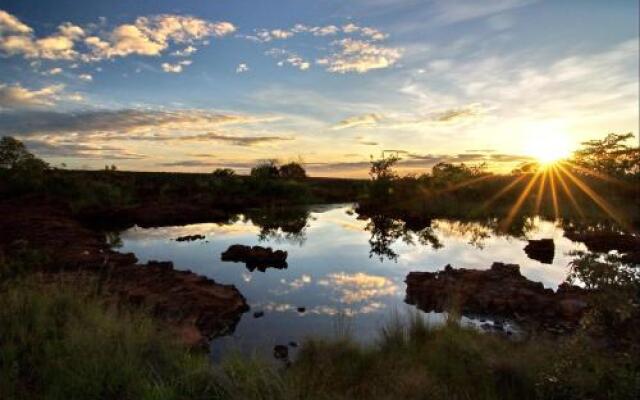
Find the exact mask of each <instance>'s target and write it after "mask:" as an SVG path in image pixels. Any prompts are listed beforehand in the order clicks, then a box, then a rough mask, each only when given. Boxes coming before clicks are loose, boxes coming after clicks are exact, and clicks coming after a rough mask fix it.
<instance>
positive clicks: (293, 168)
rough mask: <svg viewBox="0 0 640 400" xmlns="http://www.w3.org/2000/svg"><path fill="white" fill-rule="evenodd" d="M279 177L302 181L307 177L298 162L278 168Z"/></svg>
mask: <svg viewBox="0 0 640 400" xmlns="http://www.w3.org/2000/svg"><path fill="white" fill-rule="evenodd" d="M279 173H280V177H282V178H287V179H302V178H306V177H307V172H306V171H305V170H304V167H302V165H301V164H300V163H298V162H295V161H292V162H290V163H287V164H284V165H282V166H281V167H280V171H279Z"/></svg>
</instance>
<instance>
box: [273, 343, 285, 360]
mask: <svg viewBox="0 0 640 400" xmlns="http://www.w3.org/2000/svg"><path fill="white" fill-rule="evenodd" d="M273 356H274V357H275V358H276V359H277V360H283V361H285V360H288V359H289V348H288V347H287V346H284V345H281V344H278V345H276V346H274V347H273Z"/></svg>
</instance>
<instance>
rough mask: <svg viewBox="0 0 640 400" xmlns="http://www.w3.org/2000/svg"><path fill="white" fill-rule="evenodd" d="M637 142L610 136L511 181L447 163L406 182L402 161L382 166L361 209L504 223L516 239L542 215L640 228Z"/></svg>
mask: <svg viewBox="0 0 640 400" xmlns="http://www.w3.org/2000/svg"><path fill="white" fill-rule="evenodd" d="M632 137H633V136H632V135H631V134H625V135H617V134H609V135H607V136H606V137H605V138H603V139H601V140H592V141H589V142H585V143H583V145H582V147H581V148H580V149H578V150H577V151H576V152H575V153H574V155H573V157H571V158H570V159H568V160H559V161H558V162H557V163H555V164H551V165H547V166H541V165H539V164H536V163H527V164H523V165H521V166H519V167H518V168H517V169H515V170H514V171H513V172H512V173H511V174H492V173H490V172H489V171H488V170H487V168H486V165H484V164H480V165H466V164H464V163H462V164H450V163H439V164H437V165H435V166H434V167H433V168H432V170H431V172H430V173H424V174H422V175H419V176H415V175H409V176H399V175H398V174H397V173H396V172H395V171H394V166H395V165H396V164H397V163H398V162H399V161H400V159H399V158H397V157H395V156H391V157H388V158H384V159H380V160H374V161H372V165H371V170H370V176H371V184H370V186H369V191H368V196H366V197H365V198H363V199H362V200H361V201H359V207H358V208H359V211H360V212H361V213H363V214H364V215H366V216H372V215H376V214H384V215H387V216H392V217H395V218H400V219H404V220H414V221H417V220H420V219H422V220H425V221H428V220H429V219H431V218H447V217H451V218H457V219H463V220H474V219H475V220H486V219H490V218H496V219H503V220H505V221H504V222H505V223H504V226H503V228H504V229H505V230H507V229H513V228H515V229H516V231H517V229H518V227H521V226H522V224H523V222H524V220H526V218H528V217H530V216H534V215H541V216H544V217H547V218H549V219H552V220H553V219H559V218H561V219H564V220H573V221H579V222H586V221H595V220H598V221H602V220H610V221H614V222H616V223H618V224H619V225H627V226H626V228H627V229H628V228H632V227H634V226H635V227H636V228H637V227H638V226H640V209H639V208H638V207H637V204H638V201H640V149H639V148H638V147H636V146H632V145H629V144H628V143H629V139H631V138H632Z"/></svg>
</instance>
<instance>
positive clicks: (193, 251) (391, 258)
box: [120, 205, 584, 357]
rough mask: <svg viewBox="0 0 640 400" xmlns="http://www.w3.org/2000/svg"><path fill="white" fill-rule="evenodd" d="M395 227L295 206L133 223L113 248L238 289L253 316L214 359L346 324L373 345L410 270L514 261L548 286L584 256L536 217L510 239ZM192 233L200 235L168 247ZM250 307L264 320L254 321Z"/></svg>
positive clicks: (215, 347)
mask: <svg viewBox="0 0 640 400" xmlns="http://www.w3.org/2000/svg"><path fill="white" fill-rule="evenodd" d="M402 228H403V227H402V224H399V223H398V222H397V221H393V220H383V221H379V220H377V221H375V223H374V222H372V221H370V220H360V219H358V218H357V215H356V214H355V213H354V212H353V210H352V206H351V205H331V206H318V207H310V208H306V209H300V210H297V209H296V210H295V211H293V212H292V215H272V214H271V213H267V212H261V211H252V212H251V213H250V214H247V215H240V216H238V218H237V219H236V220H233V221H229V222H228V223H220V224H219V223H203V224H193V225H186V226H174V227H162V228H148V229H143V228H138V227H134V228H131V229H129V230H127V231H124V232H122V233H121V235H120V238H121V240H122V247H121V248H120V251H123V252H133V253H135V255H136V256H137V257H138V258H139V259H140V261H142V262H146V261H149V260H170V261H173V262H174V264H175V267H176V268H177V269H188V270H191V271H194V272H196V273H198V274H201V275H205V276H207V277H210V278H212V279H214V280H215V281H216V282H220V283H224V284H234V285H236V287H237V288H238V289H239V290H240V292H241V293H242V294H243V295H244V296H245V297H246V299H247V301H248V303H249V305H250V306H251V311H250V312H248V313H246V314H244V315H243V317H242V319H241V321H240V323H239V324H238V326H237V327H236V329H235V331H234V333H233V334H231V335H229V336H227V337H223V338H218V339H216V340H214V341H213V343H212V354H213V355H214V357H219V356H221V355H224V354H225V353H226V352H228V351H230V350H234V351H235V350H239V351H242V352H246V353H252V352H258V353H262V352H269V351H271V349H272V348H273V345H275V344H287V343H289V342H291V341H295V342H300V341H301V340H303V339H304V337H306V336H309V335H313V336H319V335H328V336H330V335H333V334H335V333H336V331H340V330H344V329H345V328H348V329H349V330H350V331H351V333H352V334H353V336H354V337H356V338H358V339H359V340H362V341H368V340H371V339H373V338H375V337H376V335H377V331H378V328H379V327H380V326H381V324H383V323H384V322H385V321H386V320H388V319H389V316H390V314H391V313H392V312H394V311H397V310H400V311H402V310H404V309H406V308H408V307H409V306H407V305H405V304H404V294H405V284H404V279H405V277H406V275H407V274H408V273H409V272H410V271H437V270H441V269H442V268H444V266H445V265H447V264H451V265H452V266H454V267H456V268H459V267H464V268H476V269H486V268H489V266H490V265H491V264H492V263H493V262H494V261H501V262H508V263H515V264H519V265H520V266H521V272H522V274H523V275H525V276H526V277H527V278H529V279H532V280H535V281H541V282H542V283H543V284H544V285H545V286H546V287H549V288H553V289H555V288H557V286H558V284H560V283H561V282H563V281H564V279H565V277H566V275H567V270H568V264H569V262H570V261H571V259H572V257H571V256H570V255H569V254H568V253H569V252H570V251H572V250H584V246H583V245H581V244H578V243H573V242H571V241H570V240H568V239H566V238H565V237H564V236H563V231H562V229H561V228H560V227H559V226H558V225H557V224H555V223H553V222H549V221H542V220H539V219H537V218H534V219H531V220H529V221H528V222H527V227H526V229H525V230H524V232H523V235H518V236H517V237H516V236H511V235H504V234H498V233H496V231H495V230H494V229H492V228H491V225H490V224H486V223H484V224H481V223H477V222H472V223H469V222H462V221H452V220H434V221H432V223H431V226H430V227H427V228H424V229H422V230H418V231H417V232H413V231H410V230H407V229H402ZM193 234H201V235H204V236H205V239H204V240H197V241H192V242H177V241H175V239H176V238H177V237H180V236H185V235H193ZM539 238H553V239H554V242H555V246H556V249H555V257H554V260H553V263H552V264H542V263H540V262H538V261H535V260H532V259H529V258H528V257H527V255H526V254H525V252H524V251H523V248H524V247H525V245H526V244H527V241H526V239H539ZM232 244H245V245H261V246H270V247H273V248H274V249H282V250H286V251H287V252H288V253H289V256H288V260H287V261H288V268H286V269H282V270H278V269H273V268H270V269H267V270H266V271H265V272H260V271H257V270H256V271H253V272H251V271H249V270H248V269H247V268H245V265H244V264H242V263H233V262H223V261H221V260H220V254H221V253H222V252H223V251H224V250H226V249H227V248H228V247H229V246H230V245H232ZM299 307H304V308H305V311H304V312H300V311H299V310H298V308H299ZM256 311H263V312H264V316H263V317H261V318H254V315H253V314H254V312H256ZM426 317H427V318H431V319H432V320H434V321H437V320H438V319H439V318H441V316H438V315H435V314H431V315H427V316H426Z"/></svg>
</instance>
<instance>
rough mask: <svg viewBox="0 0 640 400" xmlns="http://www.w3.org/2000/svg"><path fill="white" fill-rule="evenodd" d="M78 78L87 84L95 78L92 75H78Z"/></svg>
mask: <svg viewBox="0 0 640 400" xmlns="http://www.w3.org/2000/svg"><path fill="white" fill-rule="evenodd" d="M78 78H79V79H80V80H83V81H85V82H91V81H92V80H93V76H92V75H91V74H80V75H78Z"/></svg>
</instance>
